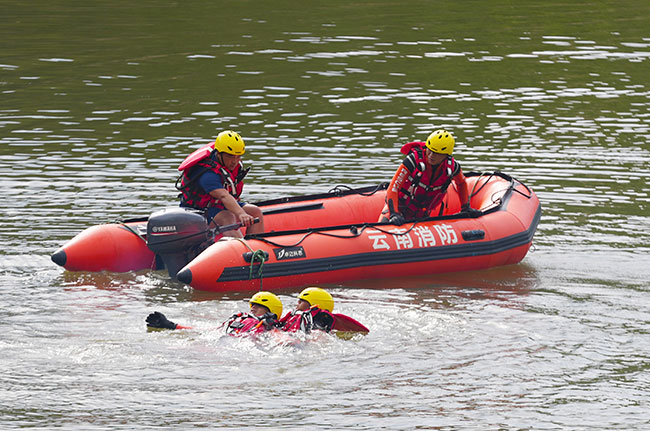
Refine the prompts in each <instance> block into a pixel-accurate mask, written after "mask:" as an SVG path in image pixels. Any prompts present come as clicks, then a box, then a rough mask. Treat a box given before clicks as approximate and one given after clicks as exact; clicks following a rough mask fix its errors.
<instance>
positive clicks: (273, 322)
mask: <svg viewBox="0 0 650 431" xmlns="http://www.w3.org/2000/svg"><path fill="white" fill-rule="evenodd" d="M249 306H250V312H249V313H236V314H233V315H232V316H231V317H230V319H228V320H226V321H225V322H223V323H222V324H221V327H224V326H225V328H226V333H227V334H230V335H235V336H237V335H248V334H259V333H262V332H266V331H269V330H271V329H274V328H276V327H277V326H278V316H281V315H282V301H280V298H278V297H277V296H276V295H274V294H273V293H271V292H257V293H256V294H255V295H253V297H252V298H251V299H250V300H249ZM146 322H147V328H151V329H192V327H191V326H181V325H178V324H177V323H174V322H172V321H170V320H168V319H167V317H165V315H164V314H162V313H160V312H158V311H156V312H153V313H151V314H149V315H148V316H147V319H146Z"/></svg>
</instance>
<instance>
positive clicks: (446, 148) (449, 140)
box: [427, 129, 456, 156]
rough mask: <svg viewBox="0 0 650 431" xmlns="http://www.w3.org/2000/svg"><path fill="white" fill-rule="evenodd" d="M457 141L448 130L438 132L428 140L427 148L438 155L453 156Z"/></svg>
mask: <svg viewBox="0 0 650 431" xmlns="http://www.w3.org/2000/svg"><path fill="white" fill-rule="evenodd" d="M455 144H456V140H455V139H454V136H453V135H452V134H451V133H450V132H448V131H446V130H442V129H441V130H436V131H435V132H433V133H432V134H430V135H429V137H428V138H427V148H428V149H429V150H430V151H432V152H434V153H437V154H448V155H450V156H451V154H452V153H453V152H454V145H455Z"/></svg>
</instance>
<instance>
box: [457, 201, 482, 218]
mask: <svg viewBox="0 0 650 431" xmlns="http://www.w3.org/2000/svg"><path fill="white" fill-rule="evenodd" d="M461 212H463V213H465V214H467V215H468V216H470V217H471V218H477V217H480V216H481V215H483V211H481V210H477V209H476V208H472V207H470V206H469V204H465V205H463V206H462V207H461Z"/></svg>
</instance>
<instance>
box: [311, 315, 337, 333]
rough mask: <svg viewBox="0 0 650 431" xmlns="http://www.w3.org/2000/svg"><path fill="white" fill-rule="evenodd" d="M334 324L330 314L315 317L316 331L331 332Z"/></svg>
mask: <svg viewBox="0 0 650 431" xmlns="http://www.w3.org/2000/svg"><path fill="white" fill-rule="evenodd" d="M333 324H334V318H333V317H332V315H331V314H329V313H325V312H320V313H318V314H316V315H315V316H314V329H320V330H321V331H325V332H329V331H331V330H332V325H333Z"/></svg>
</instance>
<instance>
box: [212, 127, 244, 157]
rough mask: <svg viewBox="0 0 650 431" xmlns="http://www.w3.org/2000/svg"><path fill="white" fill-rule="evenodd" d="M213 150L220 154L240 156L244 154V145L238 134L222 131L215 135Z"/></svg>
mask: <svg viewBox="0 0 650 431" xmlns="http://www.w3.org/2000/svg"><path fill="white" fill-rule="evenodd" d="M214 149H215V150H217V151H219V152H220V153H228V154H233V155H235V156H241V155H242V154H244V153H245V152H246V144H244V140H243V139H242V137H241V136H239V133H237V132H233V131H232V130H224V131H223V132H221V133H219V134H218V135H217V139H215V140H214Z"/></svg>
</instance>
